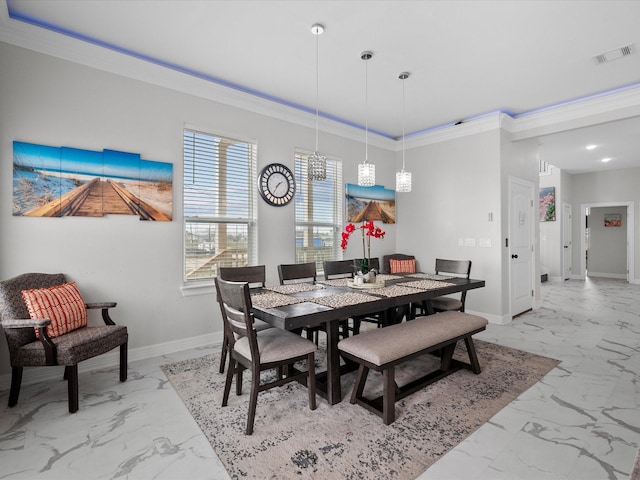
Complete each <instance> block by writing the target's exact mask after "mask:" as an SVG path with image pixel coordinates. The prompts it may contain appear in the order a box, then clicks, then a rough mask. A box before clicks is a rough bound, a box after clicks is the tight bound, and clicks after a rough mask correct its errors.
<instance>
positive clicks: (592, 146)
mask: <svg viewBox="0 0 640 480" xmlns="http://www.w3.org/2000/svg"><path fill="white" fill-rule="evenodd" d="M596 147H597V145H587V147H586V148H587V150H593V149H594V148H596Z"/></svg>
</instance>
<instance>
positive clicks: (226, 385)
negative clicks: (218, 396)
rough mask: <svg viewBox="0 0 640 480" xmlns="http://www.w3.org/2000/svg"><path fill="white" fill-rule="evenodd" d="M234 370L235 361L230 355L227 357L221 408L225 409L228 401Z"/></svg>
mask: <svg viewBox="0 0 640 480" xmlns="http://www.w3.org/2000/svg"><path fill="white" fill-rule="evenodd" d="M235 369H236V361H235V360H234V358H233V356H232V355H229V369H228V370H227V379H226V380H225V382H224V393H223V394H222V406H223V407H226V406H227V402H228V401H229V392H231V383H232V382H233V375H234V373H235V372H234V370H235Z"/></svg>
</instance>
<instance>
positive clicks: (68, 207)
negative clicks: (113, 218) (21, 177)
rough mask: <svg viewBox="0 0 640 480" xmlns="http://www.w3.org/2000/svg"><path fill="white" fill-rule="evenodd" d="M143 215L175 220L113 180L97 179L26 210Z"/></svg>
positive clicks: (51, 214) (45, 213)
mask: <svg viewBox="0 0 640 480" xmlns="http://www.w3.org/2000/svg"><path fill="white" fill-rule="evenodd" d="M106 214H120V215H139V216H140V218H141V219H142V220H156V221H165V222H166V221H171V217H169V216H168V215H167V214H165V213H163V212H161V211H160V210H158V209H157V208H155V207H153V206H152V205H149V204H148V203H146V202H145V201H143V200H141V199H140V198H138V197H137V196H135V195H134V194H132V193H131V192H129V191H128V190H126V189H125V188H123V187H121V186H120V185H118V184H117V183H115V182H113V181H112V180H100V179H99V178H94V179H93V180H91V181H90V182H87V183H85V184H84V185H81V186H79V187H78V188H75V189H73V190H71V191H70V192H67V193H65V194H64V195H62V196H61V197H60V198H56V199H55V200H53V201H51V202H49V203H47V204H46V205H43V206H41V207H38V208H36V209H34V210H31V211H30V212H28V213H26V214H25V215H26V216H29V217H63V216H78V217H101V216H102V215H106Z"/></svg>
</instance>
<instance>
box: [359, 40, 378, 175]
mask: <svg viewBox="0 0 640 480" xmlns="http://www.w3.org/2000/svg"><path fill="white" fill-rule="evenodd" d="M371 57H373V53H371V52H362V53H361V54H360V58H361V59H362V60H364V61H365V82H364V106H365V113H364V162H363V163H359V164H358V185H360V186H361V187H372V186H373V185H375V184H376V166H375V165H373V164H371V163H369V162H368V159H369V124H368V121H367V120H368V119H367V113H368V112H367V104H368V91H367V89H368V80H369V71H368V67H367V61H368V60H370V59H371Z"/></svg>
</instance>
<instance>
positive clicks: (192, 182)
mask: <svg viewBox="0 0 640 480" xmlns="http://www.w3.org/2000/svg"><path fill="white" fill-rule="evenodd" d="M183 149H184V153H183V156H184V179H183V184H184V188H183V192H184V193H183V209H184V226H185V229H184V278H185V281H186V282H191V281H196V280H205V279H212V278H214V277H215V276H216V275H217V273H218V267H235V266H244V265H250V264H252V262H254V261H255V258H256V251H257V248H256V246H257V241H256V240H257V239H256V236H257V229H256V218H255V216H256V210H257V208H256V194H255V190H256V189H255V188H254V187H255V178H256V168H257V167H256V163H257V162H256V150H257V147H256V144H255V143H250V142H246V141H243V140H236V139H232V138H225V137H220V136H217V135H212V134H208V133H203V132H197V131H194V130H187V129H185V130H184V135H183Z"/></svg>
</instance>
